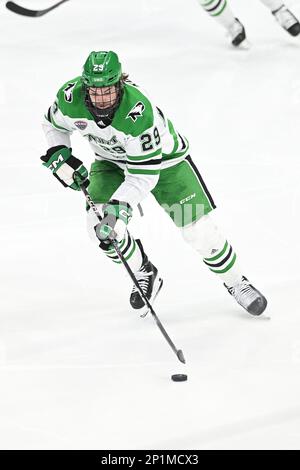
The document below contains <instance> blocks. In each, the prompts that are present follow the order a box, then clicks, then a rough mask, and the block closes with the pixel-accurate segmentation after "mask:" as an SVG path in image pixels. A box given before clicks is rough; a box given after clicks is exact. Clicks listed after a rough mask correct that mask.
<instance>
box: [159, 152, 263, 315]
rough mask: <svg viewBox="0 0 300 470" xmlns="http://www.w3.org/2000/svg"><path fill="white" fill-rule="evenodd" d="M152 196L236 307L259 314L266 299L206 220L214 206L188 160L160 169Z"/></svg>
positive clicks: (210, 220)
mask: <svg viewBox="0 0 300 470" xmlns="http://www.w3.org/2000/svg"><path fill="white" fill-rule="evenodd" d="M170 183H171V184H170ZM171 188H172V191H171ZM152 193H153V195H154V196H155V198H156V199H157V201H158V202H159V203H160V204H161V205H162V207H163V208H164V209H165V210H166V212H167V213H168V215H169V216H170V217H171V218H172V220H173V221H174V223H175V224H176V225H177V226H178V227H179V228H180V229H181V232H182V235H183V238H184V240H185V241H186V242H187V243H188V244H189V245H190V246H191V247H192V248H193V249H194V250H195V251H196V252H197V253H198V254H199V255H200V257H201V259H202V261H203V262H204V264H205V266H206V267H207V268H209V269H210V270H211V271H212V272H213V273H215V274H216V275H217V276H218V277H219V278H220V280H221V281H222V282H223V283H224V284H225V286H226V287H227V289H228V291H229V293H230V294H232V295H233V296H234V298H235V299H236V301H237V302H238V303H239V304H240V305H242V306H243V307H244V308H245V309H246V310H247V311H248V312H249V313H252V314H253V315H260V314H261V313H262V312H263V311H264V310H265V307H266V299H265V298H264V296H263V295H262V294H261V293H260V292H259V291H258V290H257V289H255V288H254V287H253V286H252V285H251V284H250V283H249V282H248V280H247V279H246V278H245V277H244V276H243V273H242V271H241V268H240V266H239V262H238V259H237V255H236V253H235V251H234V249H233V248H232V246H231V245H230V243H229V242H228V241H227V238H226V237H225V236H224V235H223V233H222V231H221V230H220V229H219V228H218V227H217V225H216V224H215V223H214V222H213V220H212V218H211V217H210V215H209V214H210V212H211V211H212V210H213V209H214V208H215V204H214V201H213V199H212V197H211V195H210V193H209V191H208V189H207V187H206V185H205V183H204V181H203V178H202V177H201V175H200V173H199V171H198V169H197V167H196V166H195V164H194V162H193V161H192V159H191V157H190V156H188V157H187V158H186V159H185V160H184V161H183V162H181V163H179V164H177V165H175V166H173V167H171V168H168V169H165V170H162V171H161V176H160V180H159V183H158V185H157V186H156V188H154V190H153V191H152Z"/></svg>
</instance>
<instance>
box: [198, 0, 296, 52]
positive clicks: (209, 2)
mask: <svg viewBox="0 0 300 470" xmlns="http://www.w3.org/2000/svg"><path fill="white" fill-rule="evenodd" d="M198 1H199V2H200V5H201V6H202V7H203V8H204V10H206V11H207V13H209V14H210V15H211V16H213V17H214V18H216V20H217V21H218V22H219V23H220V24H221V25H222V26H224V28H226V30H227V31H228V33H229V36H230V37H231V42H232V44H233V45H234V46H236V47H237V46H239V45H240V44H242V43H244V41H245V40H246V32H245V28H244V26H243V25H242V23H241V22H240V21H239V20H238V19H237V18H236V17H235V15H234V14H233V12H232V10H231V8H230V7H229V5H228V4H227V0H198ZM261 2H262V3H263V4H264V5H266V7H268V8H269V9H270V10H271V13H272V14H273V15H274V17H275V18H276V20H277V21H278V23H279V24H280V26H281V27H282V28H283V29H285V30H286V31H287V32H288V33H290V34H291V35H292V36H298V34H300V23H299V21H298V20H297V18H296V17H295V16H294V15H293V13H291V11H290V10H289V9H288V8H287V7H286V6H285V5H284V4H283V3H282V0H261Z"/></svg>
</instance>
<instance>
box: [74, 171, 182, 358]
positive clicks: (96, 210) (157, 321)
mask: <svg viewBox="0 0 300 470" xmlns="http://www.w3.org/2000/svg"><path fill="white" fill-rule="evenodd" d="M74 176H75V178H76V172H75V175H74ZM78 177H80V178H81V175H78ZM81 181H82V178H81ZM80 187H81V190H82V192H83V194H84V195H85V199H86V202H87V203H88V205H89V206H90V208H91V209H92V210H93V211H94V213H95V215H96V217H97V219H98V220H99V222H101V220H102V217H101V215H100V214H99V212H98V209H97V206H96V205H95V203H94V201H93V200H92V199H91V196H90V195H89V193H88V191H87V189H86V188H85V187H84V186H83V185H81V186H80ZM111 243H112V245H113V247H114V249H115V250H116V252H117V255H118V256H119V258H120V261H121V262H122V263H123V265H124V266H125V268H126V271H127V272H128V274H129V276H130V277H131V279H132V282H133V283H134V285H135V287H136V288H137V290H138V292H139V293H140V296H141V297H142V299H143V301H144V302H145V304H146V305H147V307H148V308H149V310H150V312H151V314H152V316H153V318H154V320H155V322H156V324H157V326H158V328H159V329H160V331H161V333H162V334H163V336H164V337H165V339H166V340H167V342H168V344H169V346H170V347H171V349H172V350H173V352H174V353H175V354H176V356H177V358H178V359H179V361H180V362H182V363H183V364H185V358H184V355H183V352H182V350H181V349H177V348H176V346H175V344H174V343H173V341H172V340H171V338H170V336H169V335H168V333H167V332H166V330H165V329H164V327H163V325H162V323H161V322H160V320H159V318H158V316H157V315H156V313H155V311H154V310H153V308H152V306H151V304H150V302H149V300H148V299H147V297H146V296H145V295H144V292H143V291H142V289H141V288H140V286H139V283H138V281H137V279H136V277H135V275H134V274H133V272H132V270H131V268H130V266H129V264H128V263H127V261H126V259H125V258H124V256H123V253H122V252H121V250H120V248H119V245H118V242H117V241H116V240H112V241H111Z"/></svg>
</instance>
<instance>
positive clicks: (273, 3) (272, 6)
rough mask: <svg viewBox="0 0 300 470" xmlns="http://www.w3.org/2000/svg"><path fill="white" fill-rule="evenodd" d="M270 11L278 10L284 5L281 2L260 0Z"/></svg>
mask: <svg viewBox="0 0 300 470" xmlns="http://www.w3.org/2000/svg"><path fill="white" fill-rule="evenodd" d="M260 1H261V2H262V3H263V4H264V5H265V6H266V7H267V8H270V10H271V11H276V10H279V8H280V7H282V6H283V5H284V2H283V1H282V0H260Z"/></svg>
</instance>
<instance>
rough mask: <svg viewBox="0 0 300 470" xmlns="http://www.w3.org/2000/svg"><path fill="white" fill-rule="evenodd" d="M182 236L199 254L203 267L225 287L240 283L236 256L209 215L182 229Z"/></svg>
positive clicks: (240, 277)
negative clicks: (223, 283)
mask: <svg viewBox="0 0 300 470" xmlns="http://www.w3.org/2000/svg"><path fill="white" fill-rule="evenodd" d="M182 235H183V238H184V239H185V241H186V242H187V243H188V244H189V245H190V246H191V247H192V248H194V250H196V251H197V252H198V253H199V254H200V256H201V257H202V259H203V261H204V263H205V265H206V266H207V267H208V268H209V269H210V270H211V271H212V272H213V273H215V274H217V275H218V277H220V278H221V279H222V282H225V284H226V285H227V286H233V285H235V284H237V283H238V282H240V280H241V279H242V274H241V271H240V268H239V266H238V262H237V256H236V254H235V252H234V250H233V249H232V246H231V245H230V244H229V243H228V242H227V240H226V239H225V238H224V236H223V234H222V233H221V231H220V230H219V228H218V227H217V226H216V225H215V223H214V222H213V221H212V219H211V218H210V217H209V215H205V216H203V217H201V219H199V220H198V221H197V222H196V223H194V224H192V225H189V226H187V227H184V228H183V229H182Z"/></svg>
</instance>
